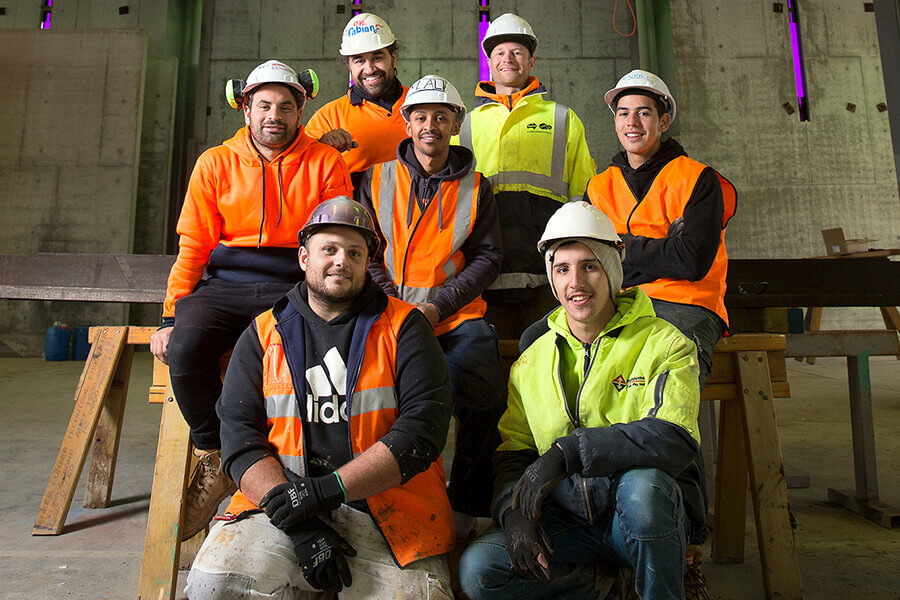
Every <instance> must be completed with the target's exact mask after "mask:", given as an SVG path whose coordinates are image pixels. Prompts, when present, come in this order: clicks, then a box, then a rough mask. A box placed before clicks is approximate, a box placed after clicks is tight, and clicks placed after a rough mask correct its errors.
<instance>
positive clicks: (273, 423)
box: [185, 198, 453, 600]
mask: <svg viewBox="0 0 900 600" xmlns="http://www.w3.org/2000/svg"><path fill="white" fill-rule="evenodd" d="M299 238H300V250H299V253H298V258H299V264H300V268H301V269H303V271H304V272H305V275H306V277H305V281H304V282H303V283H300V284H297V285H296V286H294V287H293V288H292V289H291V290H290V291H289V292H288V293H287V295H286V296H285V297H283V298H281V299H280V300H278V302H276V303H275V306H274V307H273V308H272V309H270V310H268V311H266V312H264V313H263V314H261V315H259V316H258V317H256V319H254V320H253V322H252V323H251V325H250V326H249V327H248V328H247V329H246V330H245V331H244V332H243V333H242V334H241V337H240V339H239V340H238V342H237V344H236V346H235V348H234V353H233V354H232V357H231V363H230V365H229V368H228V372H227V373H226V375H225V383H224V387H223V389H222V396H221V398H220V400H219V403H218V406H217V410H218V414H219V416H220V418H221V420H222V465H223V469H224V470H225V472H226V473H227V474H228V476H229V477H231V478H232V479H234V480H235V481H237V482H239V483H240V491H239V492H238V493H236V494H235V495H234V497H233V498H232V500H231V503H230V504H229V506H228V510H227V511H226V513H225V515H224V516H222V517H217V523H216V524H215V525H214V526H213V528H212V530H211V531H210V534H209V536H208V537H207V538H206V541H205V542H204V544H203V547H202V548H201V549H200V551H199V553H198V554H197V558H196V560H195V561H194V564H193V567H192V568H191V572H190V574H189V575H188V580H187V587H186V588H185V594H186V595H187V596H188V597H190V598H191V599H192V600H211V599H222V600H224V599H231V598H297V597H301V595H302V593H303V592H312V591H319V590H321V591H324V592H327V593H328V594H329V595H327V596H326V595H318V594H317V595H316V596H315V597H323V598H332V597H334V596H332V595H331V594H334V593H337V592H341V594H340V597H341V598H342V599H354V598H410V599H412V598H447V599H449V598H451V596H450V595H449V592H448V590H449V589H450V587H449V571H448V568H447V560H446V556H444V555H445V554H446V552H447V551H448V550H450V548H451V547H452V545H453V520H452V515H451V510H450V503H449V502H448V500H447V494H446V491H445V489H444V486H445V478H444V469H443V465H442V463H441V461H440V460H438V458H439V455H440V452H441V449H442V448H443V446H444V442H445V440H446V438H447V430H448V428H449V424H450V383H449V375H448V373H447V366H446V364H445V363H444V360H443V357H442V356H441V348H440V346H439V345H438V343H437V340H435V337H434V334H433V333H432V332H431V327H430V325H429V323H428V321H427V319H425V317H424V316H423V315H422V314H421V313H420V312H419V311H417V310H415V308H414V307H412V306H410V305H409V304H407V303H405V302H401V301H399V300H397V299H396V298H390V297H388V296H387V295H385V293H384V292H383V291H382V290H381V288H380V287H379V286H378V285H377V284H376V283H374V282H373V281H372V280H371V278H370V277H368V276H367V273H366V267H367V265H368V262H369V258H371V255H372V252H373V251H374V250H375V247H376V246H377V244H378V238H377V235H376V233H375V229H374V225H373V222H372V218H371V217H370V216H369V214H368V213H367V212H366V210H365V209H364V208H363V207H362V206H361V205H360V204H359V203H357V202H354V201H353V200H351V199H350V198H335V199H332V200H329V201H326V202H324V203H322V204H321V205H319V207H317V208H316V209H315V211H313V213H312V215H310V217H309V220H308V221H307V222H306V225H305V226H304V227H303V229H302V230H301V231H300V235H299ZM351 584H352V585H351ZM345 587H346V588H347V589H346V590H343V591H342V589H343V588H345ZM302 597H304V598H306V597H308V596H306V595H302Z"/></svg>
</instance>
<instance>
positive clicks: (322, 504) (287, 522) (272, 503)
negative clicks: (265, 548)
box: [259, 471, 344, 529]
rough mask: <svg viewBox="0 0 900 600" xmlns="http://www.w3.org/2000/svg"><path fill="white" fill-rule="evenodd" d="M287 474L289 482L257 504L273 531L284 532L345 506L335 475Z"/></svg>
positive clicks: (273, 490)
mask: <svg viewBox="0 0 900 600" xmlns="http://www.w3.org/2000/svg"><path fill="white" fill-rule="evenodd" d="M286 473H287V475H288V479H291V481H289V482H288V483H282V484H279V485H276V486H275V487H273V488H272V489H271V490H269V493H268V494H266V495H265V496H263V499H262V500H261V501H260V503H259V507H260V508H261V509H263V510H265V511H266V514H267V515H268V516H269V520H270V521H271V522H272V525H274V526H275V527H278V528H279V529H287V528H288V527H292V526H294V525H297V524H298V523H302V522H304V521H306V520H307V519H309V518H310V517H314V516H316V515H317V514H325V513H327V512H330V511H332V510H334V509H335V508H337V507H338V506H340V505H341V504H342V503H343V502H344V489H343V488H342V487H341V484H340V482H339V481H338V478H337V474H335V473H332V474H331V475H325V476H323V477H299V476H297V475H295V474H294V473H292V472H290V471H286Z"/></svg>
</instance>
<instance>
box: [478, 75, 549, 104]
mask: <svg viewBox="0 0 900 600" xmlns="http://www.w3.org/2000/svg"><path fill="white" fill-rule="evenodd" d="M546 93H547V88H545V87H544V85H543V84H542V83H541V82H540V81H538V79H537V77H535V76H534V75H532V76H530V77H529V78H528V81H527V83H526V84H525V87H524V88H522V89H521V90H520V91H518V92H516V93H515V94H509V95H507V94H503V95H501V94H498V93H497V87H496V86H495V85H494V82H493V81H482V82H479V84H478V85H477V86H475V107H476V108H477V107H479V106H482V105H485V104H494V103H496V104H501V105H503V106H505V107H506V108H507V110H512V109H513V107H515V105H516V104H518V102H519V101H520V100H522V99H524V98H527V97H529V96H535V97H539V96H541V95H542V94H546Z"/></svg>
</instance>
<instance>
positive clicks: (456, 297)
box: [356, 138, 503, 321]
mask: <svg viewBox="0 0 900 600" xmlns="http://www.w3.org/2000/svg"><path fill="white" fill-rule="evenodd" d="M397 160H398V161H399V162H400V163H402V164H403V165H404V166H405V167H406V168H407V169H408V170H409V172H410V175H411V179H412V181H411V183H410V190H409V194H408V198H409V199H410V200H412V199H415V201H416V203H417V204H418V205H419V210H420V211H421V212H423V213H424V212H425V211H426V210H428V209H429V207H431V210H437V211H438V212H439V213H440V212H442V211H443V210H444V207H443V198H442V194H441V185H442V184H443V183H444V182H448V181H455V180H458V179H462V178H463V177H465V176H466V175H467V174H468V173H469V170H470V169H472V167H473V162H474V155H473V154H472V151H471V150H469V149H468V148H464V147H462V146H450V156H449V157H448V159H447V165H446V166H445V167H444V168H443V169H441V170H440V171H439V172H437V173H435V174H434V175H431V176H430V177H429V176H428V175H427V174H426V173H425V171H424V169H422V166H421V165H420V164H419V161H418V159H417V158H416V155H415V150H414V148H413V143H412V139H409V138H407V139H405V140H403V141H402V142H400V145H399V146H398V147H397ZM371 187H372V169H371V168H369V169H368V170H367V171H366V172H365V173H364V174H363V177H362V180H361V181H360V185H359V186H357V188H356V196H357V200H359V201H360V202H361V203H362V204H363V206H365V207H366V208H367V209H368V210H369V212H370V213H371V214H372V216H373V217H375V218H376V220H377V218H378V214H377V212H376V211H375V209H374V205H373V204H372V191H371ZM432 205H436V206H433V207H432ZM412 212H413V211H412V204H411V203H410V204H409V207H408V211H406V213H405V214H400V212H396V213H395V215H394V217H395V218H398V219H401V218H406V219H408V220H409V219H412ZM386 226H388V225H387V224H379V227H386ZM404 251H405V250H404ZM462 253H463V255H464V256H465V257H466V266H465V267H463V269H462V270H461V271H460V272H459V273H458V274H457V276H456V277H455V278H454V279H452V280H450V281H448V282H447V283H446V284H444V287H442V288H441V290H440V291H439V292H438V293H437V295H435V296H434V298H432V299H431V300H429V302H430V303H431V304H434V305H435V307H437V309H438V314H439V315H440V318H441V320H442V321H443V320H444V319H446V318H447V317H449V316H451V315H452V314H454V313H455V312H457V311H458V310H459V309H461V308H462V307H464V306H465V305H466V304H468V303H469V302H471V301H472V300H474V299H475V298H476V297H477V296H478V295H479V294H481V293H482V292H483V291H484V290H485V289H487V287H488V286H489V285H490V284H491V283H493V281H494V279H496V278H497V274H498V273H499V272H500V263H501V262H502V260H503V249H502V246H501V242H500V220H499V218H498V215H497V204H496V202H495V201H494V194H493V192H492V191H491V184H490V182H489V181H488V180H487V178H486V177H482V179H481V185H480V187H479V189H478V207H477V216H476V218H475V223H474V225H473V227H472V232H471V233H470V234H469V236H468V237H467V238H466V241H465V242H464V243H463V245H462ZM369 273H370V274H371V275H372V279H374V280H375V282H377V283H378V284H379V285H381V287H382V289H384V291H385V292H387V293H388V294H390V295H391V296H397V288H396V286H395V285H394V282H393V281H392V280H391V278H390V277H388V274H387V272H386V271H385V269H384V244H383V243H382V244H381V247H380V248H379V249H378V251H377V252H376V253H375V255H374V256H373V257H372V262H371V263H369Z"/></svg>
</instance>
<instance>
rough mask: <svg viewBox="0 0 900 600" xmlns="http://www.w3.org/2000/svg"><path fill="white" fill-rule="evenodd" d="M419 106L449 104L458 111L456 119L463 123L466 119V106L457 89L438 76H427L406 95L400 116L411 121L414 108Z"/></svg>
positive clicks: (411, 87) (410, 87) (410, 88)
mask: <svg viewBox="0 0 900 600" xmlns="http://www.w3.org/2000/svg"><path fill="white" fill-rule="evenodd" d="M418 104H447V105H449V106H452V107H453V108H454V109H456V119H457V120H458V121H460V122H461V121H462V120H463V119H465V118H466V105H465V104H463V101H462V96H460V95H459V91H458V90H457V89H456V87H455V86H454V85H453V84H452V83H450V82H449V81H447V80H446V79H444V78H443V77H440V76H438V75H426V76H425V77H422V78H421V79H419V80H418V81H416V82H415V83H413V84H412V85H411V86H409V92H407V94H406V100H404V101H403V106H401V107H400V114H401V115H403V118H404V119H405V120H406V121H409V113H410V111H411V110H412V107H413V106H416V105H418Z"/></svg>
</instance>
